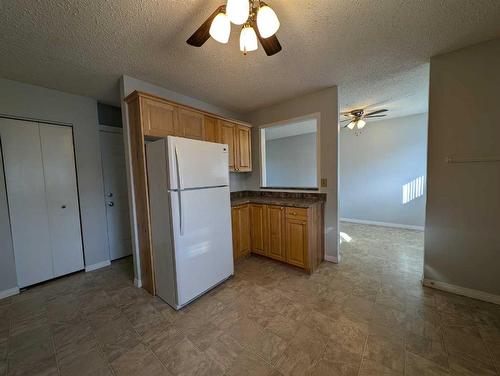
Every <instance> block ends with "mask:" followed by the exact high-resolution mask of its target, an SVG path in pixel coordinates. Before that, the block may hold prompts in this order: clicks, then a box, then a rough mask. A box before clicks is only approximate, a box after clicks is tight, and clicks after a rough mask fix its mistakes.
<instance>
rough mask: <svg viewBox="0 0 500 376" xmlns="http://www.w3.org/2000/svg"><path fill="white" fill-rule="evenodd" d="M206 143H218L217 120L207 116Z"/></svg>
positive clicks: (205, 125) (205, 124)
mask: <svg viewBox="0 0 500 376" xmlns="http://www.w3.org/2000/svg"><path fill="white" fill-rule="evenodd" d="M204 127H205V141H209V142H217V119H216V118H214V117H211V116H207V115H205V120H204Z"/></svg>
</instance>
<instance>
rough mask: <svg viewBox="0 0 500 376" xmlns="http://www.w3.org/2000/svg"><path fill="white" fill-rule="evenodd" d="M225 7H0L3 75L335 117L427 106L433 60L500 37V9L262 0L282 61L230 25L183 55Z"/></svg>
mask: <svg viewBox="0 0 500 376" xmlns="http://www.w3.org/2000/svg"><path fill="white" fill-rule="evenodd" d="M222 2H223V1H222V0H144V1H138V0H119V1H113V0H44V1H34V0H5V1H4V0H2V1H0V56H1V59H0V76H2V77H4V78H9V79H13V80H18V81H22V82H28V83H33V84H37V85H41V86H45V87H49V88H54V89H58V90H62V91H66V92H70V93H75V94H80V95H86V96H90V97H94V98H96V99H98V100H101V101H104V102H108V103H117V102H118V79H119V77H120V76H121V75H122V74H126V75H129V76H132V77H136V78H139V79H142V80H145V81H148V82H151V83H155V84H157V85H160V86H164V87H166V88H169V89H171V90H175V91H178V92H181V93H183V94H186V95H189V96H192V97H195V98H198V99H201V100H204V101H207V102H210V103H213V104H215V105H219V106H221V107H225V108H227V109H228V110H232V111H235V112H240V113H245V112H248V111H251V110H254V109H256V108H260V107H264V106H267V105H270V104H273V103H276V102H279V101H283V100H286V99H289V98H292V97H295V96H297V95H300V94H304V93H307V92H311V91H314V90H317V89H321V88H325V87H329V86H332V85H338V86H339V88H340V101H341V107H342V109H347V108H350V107H352V106H361V105H363V106H364V105H374V104H377V103H385V105H389V104H390V103H389V102H391V101H394V100H395V99H401V98H406V104H407V105H411V106H414V107H419V106H420V107H422V105H423V106H424V107H425V105H426V104H425V102H426V99H425V98H426V97H425V93H423V92H422V90H424V91H425V90H426V89H425V85H426V83H425V85H423V82H422V81H421V80H420V78H421V77H422V76H427V73H426V72H427V68H426V67H425V66H424V67H423V68H422V64H426V63H427V62H428V60H429V57H430V56H432V55H435V54H439V53H442V52H446V51H451V50H454V49H457V48H460V47H463V46H466V45H470V44H474V43H477V42H480V41H484V40H488V39H492V38H495V37H498V36H500V28H499V25H500V1H498V0H474V1H471V0H406V1H405V0H383V1H373V0H300V1H299V0H293V1H292V0H269V1H268V3H269V4H270V5H271V6H273V8H275V10H276V12H277V13H278V16H279V18H280V20H281V25H282V26H281V29H280V31H279V32H278V36H279V38H280V41H281V43H282V45H283V48H284V49H283V52H281V53H279V54H278V55H275V56H273V57H267V56H266V55H265V54H264V52H263V50H262V48H260V49H259V51H257V52H255V53H250V54H249V55H248V56H243V55H242V54H241V53H240V52H239V49H238V33H237V31H238V30H237V28H236V27H235V26H233V33H232V35H231V40H230V42H229V45H221V44H218V43H217V42H215V41H213V40H209V41H208V42H207V43H206V44H205V45H204V46H203V47H202V48H199V49H197V48H194V47H190V46H188V45H187V44H186V43H185V40H186V39H187V38H188V37H189V36H190V35H191V33H192V32H193V31H194V30H195V29H196V28H197V27H198V26H199V25H200V24H201V23H202V22H203V21H204V19H205V18H206V17H207V16H208V15H209V14H210V13H211V12H212V11H213V9H215V7H216V6H218V5H220V3H222ZM412 84H415V85H416V86H412ZM408 89H410V91H409V92H408ZM416 101H420V103H418V104H417V103H416ZM403 102H404V100H403ZM400 105H401V103H400ZM403 105H404V103H403ZM405 111H406V110H405ZM424 111H425V108H424ZM403 112H404V111H403ZM406 112H408V111H406ZM409 112H415V111H414V110H411V111H409Z"/></svg>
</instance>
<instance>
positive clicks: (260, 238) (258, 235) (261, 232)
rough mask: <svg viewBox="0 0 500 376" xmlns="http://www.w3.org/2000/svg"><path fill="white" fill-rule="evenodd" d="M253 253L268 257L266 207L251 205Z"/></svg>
mask: <svg viewBox="0 0 500 376" xmlns="http://www.w3.org/2000/svg"><path fill="white" fill-rule="evenodd" d="M250 235H251V236H250V238H251V244H252V252H254V253H257V254H259V255H263V256H266V255H267V249H266V237H267V236H266V205H260V204H250Z"/></svg>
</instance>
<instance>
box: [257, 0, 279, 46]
mask: <svg viewBox="0 0 500 376" xmlns="http://www.w3.org/2000/svg"><path fill="white" fill-rule="evenodd" d="M257 27H258V28H259V33H260V35H261V37H262V38H269V37H270V36H273V35H274V34H275V33H276V32H277V31H278V29H279V28H280V21H279V20H278V16H276V13H275V12H274V10H272V8H271V7H269V6H268V5H264V6H262V7H260V9H259V12H258V13H257Z"/></svg>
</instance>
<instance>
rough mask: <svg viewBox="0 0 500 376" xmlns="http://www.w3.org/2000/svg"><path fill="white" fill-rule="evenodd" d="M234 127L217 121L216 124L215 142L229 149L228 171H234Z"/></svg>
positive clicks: (232, 124) (226, 122)
mask: <svg viewBox="0 0 500 376" xmlns="http://www.w3.org/2000/svg"><path fill="white" fill-rule="evenodd" d="M235 140H236V126H235V125H234V123H231V122H229V121H224V120H219V121H218V124H217V142H219V143H221V144H227V145H228V147H229V171H236V163H235V161H236V143H235Z"/></svg>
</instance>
